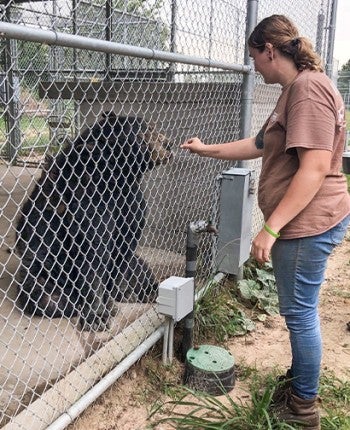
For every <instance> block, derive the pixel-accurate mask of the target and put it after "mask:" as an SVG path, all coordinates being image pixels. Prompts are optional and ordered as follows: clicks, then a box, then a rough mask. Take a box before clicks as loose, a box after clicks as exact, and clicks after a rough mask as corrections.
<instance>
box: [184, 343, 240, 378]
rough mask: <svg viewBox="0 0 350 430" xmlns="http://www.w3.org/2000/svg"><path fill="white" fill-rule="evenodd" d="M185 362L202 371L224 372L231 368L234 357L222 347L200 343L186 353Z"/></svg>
mask: <svg viewBox="0 0 350 430" xmlns="http://www.w3.org/2000/svg"><path fill="white" fill-rule="evenodd" d="M186 359H187V362H188V363H190V364H191V365H192V366H193V367H194V368H196V369H198V370H202V371H204V372H215V373H217V372H224V371H227V370H229V369H232V367H233V366H234V358H233V357H232V355H231V354H230V353H229V352H228V351H226V350H225V349H223V348H220V347H219V346H214V345H200V346H198V347H194V348H191V349H190V350H188V352H187V354H186Z"/></svg>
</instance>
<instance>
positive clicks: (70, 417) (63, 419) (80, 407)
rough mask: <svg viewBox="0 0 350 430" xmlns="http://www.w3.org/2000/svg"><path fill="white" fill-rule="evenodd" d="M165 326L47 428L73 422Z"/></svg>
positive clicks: (60, 428) (55, 429) (55, 428)
mask: <svg viewBox="0 0 350 430" xmlns="http://www.w3.org/2000/svg"><path fill="white" fill-rule="evenodd" d="M163 334H164V326H162V327H159V328H158V330H156V331H155V332H154V333H153V334H151V336H149V337H148V338H147V339H146V340H145V341H144V342H143V343H141V345H139V346H138V347H137V348H136V349H135V350H134V351H133V352H132V353H130V354H129V355H128V357H126V358H125V359H124V360H123V361H122V362H121V363H119V364H118V365H117V366H116V367H115V368H114V369H113V370H112V371H111V372H109V373H108V374H107V375H106V376H104V378H103V379H102V380H101V381H100V382H98V383H97V384H96V385H94V386H93V387H92V388H91V390H89V391H88V392H87V393H85V394H84V395H83V396H82V397H81V398H80V399H79V400H78V401H77V402H76V403H75V404H73V405H72V406H71V407H70V408H69V409H68V410H67V411H66V412H65V413H64V414H62V415H61V416H60V417H59V418H57V419H56V420H55V421H54V422H53V423H52V424H51V425H50V426H49V427H47V430H63V429H65V428H66V427H67V426H68V425H69V424H71V423H72V422H73V421H74V420H75V419H76V418H77V417H78V416H79V415H80V414H81V413H82V412H83V411H84V410H85V409H86V408H87V407H89V406H90V405H91V404H92V403H93V402H94V401H95V400H96V399H98V398H99V397H100V396H101V394H102V393H104V392H105V391H106V390H107V389H108V388H109V387H110V386H111V385H112V384H114V382H116V381H117V380H118V379H119V378H120V377H121V376H122V375H123V374H124V373H125V372H126V371H127V370H128V369H129V368H130V367H131V366H132V365H133V364H135V363H136V362H137V361H138V360H139V359H140V358H141V357H142V356H143V355H144V354H145V353H146V352H147V351H148V350H149V349H150V348H151V347H152V346H153V345H155V343H156V342H157V341H158V340H159V339H160V338H161V337H162V336H163Z"/></svg>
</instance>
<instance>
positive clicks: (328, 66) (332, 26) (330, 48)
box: [326, 0, 338, 79]
mask: <svg viewBox="0 0 350 430" xmlns="http://www.w3.org/2000/svg"><path fill="white" fill-rule="evenodd" d="M337 8H338V0H332V3H331V14H330V18H329V26H328V49H327V62H326V74H327V76H328V77H329V78H331V79H332V77H333V53H334V38H335V24H336V21H337Z"/></svg>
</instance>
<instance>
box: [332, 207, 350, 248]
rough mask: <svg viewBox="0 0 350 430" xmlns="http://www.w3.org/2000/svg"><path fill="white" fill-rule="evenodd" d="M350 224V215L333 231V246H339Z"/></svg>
mask: <svg viewBox="0 0 350 430" xmlns="http://www.w3.org/2000/svg"><path fill="white" fill-rule="evenodd" d="M349 223H350V215H348V216H347V217H345V218H344V219H343V221H340V223H339V224H337V225H336V226H335V227H333V228H332V229H331V241H332V243H333V245H335V246H336V245H339V244H340V243H341V242H342V240H343V239H344V237H345V234H346V231H347V229H348V226H349Z"/></svg>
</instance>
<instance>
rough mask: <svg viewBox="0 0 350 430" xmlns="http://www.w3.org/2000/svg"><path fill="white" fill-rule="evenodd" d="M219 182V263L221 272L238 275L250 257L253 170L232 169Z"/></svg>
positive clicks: (225, 172)
mask: <svg viewBox="0 0 350 430" xmlns="http://www.w3.org/2000/svg"><path fill="white" fill-rule="evenodd" d="M220 181H221V184H220V199H219V223H218V240H217V258H216V264H217V268H218V271H221V272H224V273H229V274H232V275H237V274H238V273H239V268H240V267H241V266H243V264H244V263H245V262H246V261H247V260H248V258H249V255H250V245H251V235H252V210H253V203H254V171H252V170H249V169H244V168H238V167H235V168H231V169H229V170H226V171H224V172H223V173H222V175H221V176H220Z"/></svg>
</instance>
